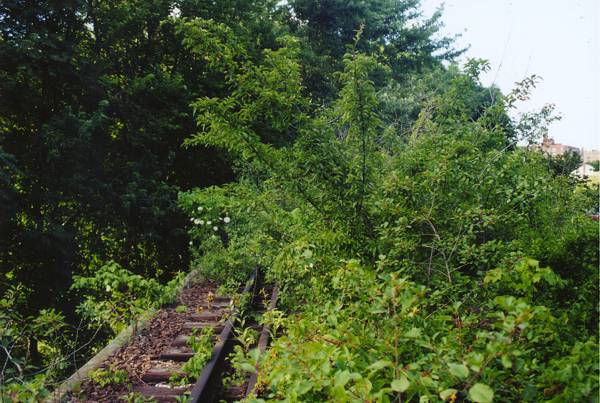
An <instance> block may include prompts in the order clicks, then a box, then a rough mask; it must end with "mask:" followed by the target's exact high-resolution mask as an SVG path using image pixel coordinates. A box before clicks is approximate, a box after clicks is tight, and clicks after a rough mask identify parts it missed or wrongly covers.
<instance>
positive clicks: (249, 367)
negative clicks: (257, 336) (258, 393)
mask: <svg viewBox="0 0 600 403" xmlns="http://www.w3.org/2000/svg"><path fill="white" fill-rule="evenodd" d="M240 368H241V369H242V370H244V371H246V372H256V368H255V367H254V366H253V365H251V364H248V363H247V362H243V363H242V364H241V365H240Z"/></svg>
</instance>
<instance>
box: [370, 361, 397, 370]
mask: <svg viewBox="0 0 600 403" xmlns="http://www.w3.org/2000/svg"><path fill="white" fill-rule="evenodd" d="M391 365H392V363H391V362H390V361H387V360H379V361H375V362H374V363H373V364H371V365H369V366H368V367H367V369H368V370H369V371H379V370H380V369H382V368H385V367H389V366H391Z"/></svg>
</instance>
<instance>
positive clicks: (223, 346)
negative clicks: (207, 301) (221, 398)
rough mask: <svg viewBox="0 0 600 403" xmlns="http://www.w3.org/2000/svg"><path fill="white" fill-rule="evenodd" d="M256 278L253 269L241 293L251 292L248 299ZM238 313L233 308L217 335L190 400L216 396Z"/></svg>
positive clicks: (199, 400) (211, 398)
mask: <svg viewBox="0 0 600 403" xmlns="http://www.w3.org/2000/svg"><path fill="white" fill-rule="evenodd" d="M257 279H258V270H255V271H254V273H253V274H252V276H251V277H250V280H248V282H247V283H246V286H245V287H244V291H242V295H248V294H249V293H250V292H252V295H251V296H250V301H252V300H253V299H254V293H255V291H256V283H257ZM239 313H240V309H239V308H234V310H233V312H232V314H231V315H230V316H229V318H228V319H227V323H226V325H225V327H224V328H223V330H222V331H221V334H220V335H219V341H218V342H217V344H215V347H214V349H213V353H212V355H211V358H210V360H209V361H208V363H207V364H206V365H205V366H204V369H203V370H202V373H201V374H200V376H199V377H198V380H197V381H196V383H195V384H194V387H193V388H192V393H191V395H190V400H189V401H190V402H192V403H197V402H211V401H213V400H214V399H215V398H216V396H217V394H218V392H219V390H220V386H221V385H220V384H219V381H220V380H221V378H220V373H221V372H222V370H223V367H224V363H225V358H226V357H227V355H228V354H229V353H230V352H231V350H232V349H233V338H232V335H233V327H234V325H235V321H236V319H237V317H238V315H239Z"/></svg>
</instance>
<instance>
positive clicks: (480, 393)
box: [469, 383, 494, 403]
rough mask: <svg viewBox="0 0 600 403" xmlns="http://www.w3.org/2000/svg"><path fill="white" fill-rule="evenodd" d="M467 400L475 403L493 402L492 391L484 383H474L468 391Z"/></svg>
mask: <svg viewBox="0 0 600 403" xmlns="http://www.w3.org/2000/svg"><path fill="white" fill-rule="evenodd" d="M469 399H471V400H472V401H474V402H477V403H490V402H492V401H493V400H494V391H493V390H492V388H490V387H489V386H487V385H486V384H484V383H476V384H475V385H473V386H472V387H471V389H469Z"/></svg>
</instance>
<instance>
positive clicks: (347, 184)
mask: <svg viewBox="0 0 600 403" xmlns="http://www.w3.org/2000/svg"><path fill="white" fill-rule="evenodd" d="M438 27H439V13H436V14H435V15H434V16H433V17H431V18H429V19H427V18H424V17H423V16H421V15H420V12H419V7H418V1H416V0H377V1H369V2H364V1H337V0H331V1H318V2H316V1H305V0H294V1H289V2H284V3H281V2H277V1H272V0H260V1H253V2H248V1H242V0H225V1H219V2H212V1H203V0H194V1H188V0H180V1H167V0H160V1H154V2H142V1H131V0H119V1H114V2H93V1H83V0H82V1H71V2H59V3H54V2H35V3H32V4H30V3H29V2H23V1H8V2H4V3H3V4H2V5H1V6H0V32H1V36H0V77H1V78H2V80H0V93H1V94H2V101H1V102H0V167H1V168H2V169H1V171H0V186H1V187H0V203H1V204H0V230H1V238H0V293H1V295H0V305H1V306H2V310H1V312H0V325H1V330H0V359H1V361H2V363H1V364H0V365H3V367H2V372H1V374H0V393H4V392H7V393H8V396H11V397H12V398H17V399H21V400H25V399H35V398H37V396H38V395H39V394H43V393H44V391H45V390H46V389H47V388H50V387H51V382H52V381H54V380H58V379H60V378H61V376H63V375H64V374H65V373H66V372H67V371H68V370H69V369H71V368H72V364H73V362H75V363H77V359H80V360H81V359H83V358H85V356H86V355H89V353H90V352H93V351H94V348H97V347H99V346H101V345H102V343H103V342H104V340H105V339H106V337H109V336H110V335H112V334H114V332H117V331H119V330H120V329H122V328H123V327H124V326H125V325H126V324H128V323H130V322H131V321H135V318H136V315H138V314H139V313H140V312H144V311H145V310H147V309H148V308H149V307H152V306H158V305H159V304H160V303H162V302H164V301H167V300H169V299H170V298H172V296H173V293H174V292H175V290H176V289H177V284H179V283H180V281H181V278H182V276H181V275H175V273H176V272H178V271H180V270H183V269H186V268H187V266H188V265H191V267H193V268H196V267H199V268H200V269H201V271H202V272H203V274H204V275H205V276H207V277H210V278H214V279H216V280H219V281H220V282H221V283H223V284H225V285H232V286H235V285H236V284H239V282H241V281H243V280H244V279H245V278H247V276H248V274H249V273H250V272H251V271H252V270H253V268H254V267H256V266H260V267H262V268H263V270H264V271H265V272H266V275H267V278H268V279H270V280H272V281H276V282H278V283H279V284H280V286H281V304H280V308H279V310H277V311H275V312H273V313H271V314H270V315H267V320H270V321H271V322H272V323H273V325H274V328H276V329H279V333H278V334H279V336H278V337H277V338H276V339H275V340H274V342H273V345H272V348H271V349H270V351H269V353H268V354H267V355H266V356H265V357H260V358H259V357H257V355H256V353H255V352H254V353H251V354H250V355H249V356H247V357H245V356H244V352H243V350H242V349H240V350H238V351H236V354H235V357H234V360H233V364H234V367H235V368H238V369H239V370H240V371H246V370H248V369H250V370H251V369H252V368H254V366H255V364H256V362H257V360H260V377H259V380H260V383H259V386H260V390H261V391H262V396H263V398H264V399H265V400H287V401H375V400H376V401H417V400H420V401H439V400H442V401H452V402H454V401H456V400H464V399H468V400H470V401H475V402H489V401H492V400H493V399H495V400H498V401H520V400H525V401H537V400H546V399H547V400H552V401H556V402H561V401H584V400H590V399H595V398H597V395H598V361H597V354H596V353H597V350H598V340H597V330H598V308H597V292H598V281H599V280H598V243H599V240H598V227H597V223H594V222H593V221H592V220H590V219H589V217H588V215H587V214H589V212H590V211H593V210H594V209H597V203H598V200H597V194H598V189H597V187H596V188H595V189H593V188H592V187H591V185H590V184H588V183H585V182H581V181H578V180H576V179H573V178H571V177H570V176H569V175H568V174H569V172H571V171H572V169H571V168H570V167H571V166H572V165H574V164H578V163H579V162H578V161H575V158H574V157H573V156H569V155H567V156H564V157H561V158H548V157H545V156H543V155H541V154H540V153H539V152H538V151H536V150H535V149H533V148H531V149H530V148H529V147H519V146H517V144H518V143H520V144H533V143H535V142H537V140H539V138H540V136H543V135H544V134H545V133H546V131H547V125H548V124H549V123H550V122H551V121H552V120H555V119H556V117H555V115H553V110H552V108H551V107H545V108H543V109H542V110H541V111H540V112H539V113H532V114H526V115H523V116H521V117H520V118H519V119H511V118H509V111H510V110H511V109H513V108H514V106H515V104H516V103H517V102H519V101H522V100H524V99H526V98H527V95H528V94H529V92H530V91H531V90H532V89H533V87H535V77H531V78H527V79H525V80H524V81H523V82H521V83H519V84H518V85H517V87H516V88H515V90H514V91H513V92H511V93H510V94H506V95H503V94H501V93H500V92H499V91H498V90H497V89H496V88H493V87H492V88H484V87H483V86H482V85H481V83H480V82H479V79H478V77H479V74H480V72H481V71H482V70H486V69H488V68H489V65H488V64H487V62H485V61H483V60H471V61H469V62H468V63H467V64H466V65H465V66H463V67H462V68H460V67H458V66H456V65H449V66H447V67H444V65H442V64H441V61H442V60H450V59H452V58H453V57H454V56H456V55H458V54H460V51H457V50H455V49H454V48H452V46H451V43H452V41H451V39H449V38H441V39H439V38H437V37H436V36H434V34H435V33H436V31H437V29H438ZM436 38H437V39H436ZM215 185H217V186H215ZM169 280H170V281H169ZM201 339H202V337H201ZM201 344H202V343H199V344H198V346H196V347H197V348H194V351H196V352H197V354H198V357H197V360H196V361H194V362H192V363H191V364H190V365H194V366H195V367H194V370H198V369H199V367H200V366H201V363H203V362H204V361H205V359H206V352H207V351H208V350H207V348H206V346H203V345H201ZM244 360H247V362H245V361H244ZM79 363H81V361H79ZM196 367H197V368H196ZM41 374H43V375H41ZM40 375H41V376H40ZM95 375H96V376H97V377H98V379H100V380H101V381H102V382H114V381H115V379H120V378H122V376H121V375H122V374H112V373H110V374H108V375H107V374H102V373H98V374H95ZM117 375H119V376H117Z"/></svg>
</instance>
